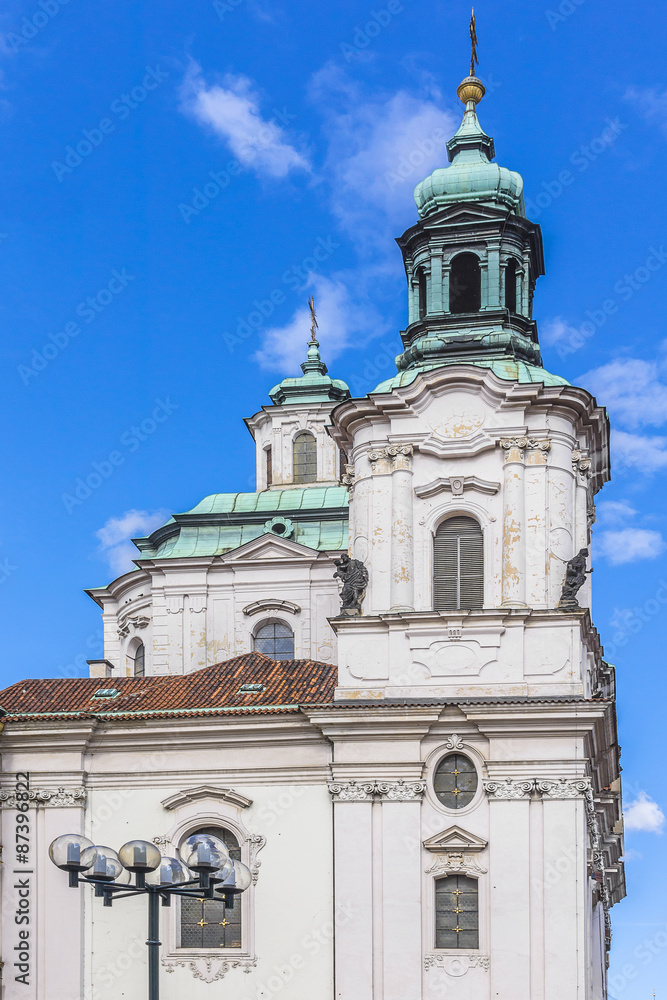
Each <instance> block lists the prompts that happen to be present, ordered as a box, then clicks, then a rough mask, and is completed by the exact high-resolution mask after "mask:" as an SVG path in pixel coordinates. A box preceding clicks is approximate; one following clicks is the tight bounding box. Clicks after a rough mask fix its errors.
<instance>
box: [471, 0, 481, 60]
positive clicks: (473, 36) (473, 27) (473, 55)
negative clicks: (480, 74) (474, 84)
mask: <svg viewBox="0 0 667 1000" xmlns="http://www.w3.org/2000/svg"><path fill="white" fill-rule="evenodd" d="M478 62H479V59H478V58H477V21H476V20H475V8H474V7H473V8H472V13H471V15H470V75H471V76H474V75H475V64H476V63H478Z"/></svg>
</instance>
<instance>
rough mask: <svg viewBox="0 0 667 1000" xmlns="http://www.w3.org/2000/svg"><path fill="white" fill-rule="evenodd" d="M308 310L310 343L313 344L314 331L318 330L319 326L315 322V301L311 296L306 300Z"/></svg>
mask: <svg viewBox="0 0 667 1000" xmlns="http://www.w3.org/2000/svg"><path fill="white" fill-rule="evenodd" d="M308 308H309V309H310V342H311V344H314V343H315V339H316V338H315V331H316V330H319V324H318V322H317V316H316V315H315V299H314V298H313V296H312V295H311V296H310V298H309V299H308Z"/></svg>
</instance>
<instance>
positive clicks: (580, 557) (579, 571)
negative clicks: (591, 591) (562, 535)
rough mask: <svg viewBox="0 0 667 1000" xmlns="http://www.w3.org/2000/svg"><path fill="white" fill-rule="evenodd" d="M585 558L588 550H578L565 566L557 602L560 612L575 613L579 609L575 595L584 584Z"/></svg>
mask: <svg viewBox="0 0 667 1000" xmlns="http://www.w3.org/2000/svg"><path fill="white" fill-rule="evenodd" d="M587 557H588V549H587V548H583V549H579V551H578V552H577V554H576V556H573V557H572V559H570V561H569V562H568V564H567V567H566V569H565V580H564V581H563V589H562V590H561V595H560V600H559V602H558V607H559V609H560V610H561V611H576V610H578V609H579V602H578V601H577V597H576V595H577V593H578V592H579V590H581V588H582V587H583V585H584V583H585V582H586V573H587V570H586V562H587ZM591 572H592V571H591Z"/></svg>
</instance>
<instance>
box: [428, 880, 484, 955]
mask: <svg viewBox="0 0 667 1000" xmlns="http://www.w3.org/2000/svg"><path fill="white" fill-rule="evenodd" d="M435 947H436V948H456V949H476V948H479V893H478V884H477V879H476V878H471V877H470V876H469V875H444V876H443V877H442V878H437V879H436V880H435Z"/></svg>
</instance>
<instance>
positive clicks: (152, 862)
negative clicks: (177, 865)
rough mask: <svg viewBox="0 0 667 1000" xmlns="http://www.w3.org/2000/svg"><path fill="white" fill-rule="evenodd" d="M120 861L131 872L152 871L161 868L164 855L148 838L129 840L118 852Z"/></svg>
mask: <svg viewBox="0 0 667 1000" xmlns="http://www.w3.org/2000/svg"><path fill="white" fill-rule="evenodd" d="M118 857H119V859H120V863H121V864H122V865H123V867H124V868H127V870H128V871H130V872H152V871H155V869H156V868H159V866H160V861H161V860H162V856H161V854H160V852H159V851H158V849H157V847H156V846H155V844H151V843H150V842H149V841H148V840H128V842H127V844H123V846H122V847H121V849H120V850H119V852H118Z"/></svg>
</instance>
